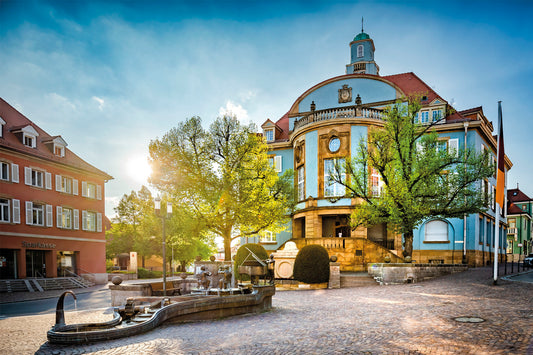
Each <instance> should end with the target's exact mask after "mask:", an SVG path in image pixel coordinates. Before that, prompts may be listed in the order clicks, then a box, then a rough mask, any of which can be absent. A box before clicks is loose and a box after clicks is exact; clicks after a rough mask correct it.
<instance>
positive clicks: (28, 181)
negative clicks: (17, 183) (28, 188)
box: [24, 166, 31, 185]
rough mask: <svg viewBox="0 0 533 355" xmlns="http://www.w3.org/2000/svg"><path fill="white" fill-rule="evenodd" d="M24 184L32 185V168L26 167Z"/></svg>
mask: <svg viewBox="0 0 533 355" xmlns="http://www.w3.org/2000/svg"><path fill="white" fill-rule="evenodd" d="M24 183H25V184H26V185H31V168H28V167H27V166H25V167H24Z"/></svg>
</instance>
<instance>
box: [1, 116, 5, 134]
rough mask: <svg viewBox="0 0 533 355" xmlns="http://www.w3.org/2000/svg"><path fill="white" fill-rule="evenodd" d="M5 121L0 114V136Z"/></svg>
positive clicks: (2, 132)
mask: <svg viewBox="0 0 533 355" xmlns="http://www.w3.org/2000/svg"><path fill="white" fill-rule="evenodd" d="M5 124H6V121H4V119H3V118H2V117H1V116H0V138H1V137H3V136H4V125H5Z"/></svg>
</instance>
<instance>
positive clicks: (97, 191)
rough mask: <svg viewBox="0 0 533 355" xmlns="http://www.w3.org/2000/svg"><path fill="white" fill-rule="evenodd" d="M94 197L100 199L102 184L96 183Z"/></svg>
mask: <svg viewBox="0 0 533 355" xmlns="http://www.w3.org/2000/svg"><path fill="white" fill-rule="evenodd" d="M96 198H97V199H98V200H101V199H102V186H100V185H96Z"/></svg>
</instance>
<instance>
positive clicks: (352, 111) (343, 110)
mask: <svg viewBox="0 0 533 355" xmlns="http://www.w3.org/2000/svg"><path fill="white" fill-rule="evenodd" d="M342 118H346V119H354V118H370V119H377V120H382V119H383V110H381V109H376V108H368V107H361V106H349V107H338V108H332V109H327V110H318V111H312V112H311V113H308V114H306V115H305V116H303V117H301V118H300V119H297V120H296V121H294V131H296V130H297V129H299V128H301V127H303V126H305V125H308V124H310V123H313V122H320V121H327V120H335V119H342Z"/></svg>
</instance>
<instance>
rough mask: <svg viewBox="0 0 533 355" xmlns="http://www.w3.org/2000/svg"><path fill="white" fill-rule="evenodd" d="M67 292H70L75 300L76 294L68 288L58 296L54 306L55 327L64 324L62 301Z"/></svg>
mask: <svg viewBox="0 0 533 355" xmlns="http://www.w3.org/2000/svg"><path fill="white" fill-rule="evenodd" d="M68 293H70V294H71V295H72V297H74V299H75V300H76V299H77V297H76V294H75V293H74V292H73V291H70V290H68V291H65V292H63V293H62V294H61V296H59V299H58V300H57V306H56V324H55V326H54V328H55V329H57V328H58V327H62V326H64V325H65V311H64V310H63V303H64V301H65V296H66V295H67V294H68Z"/></svg>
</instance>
